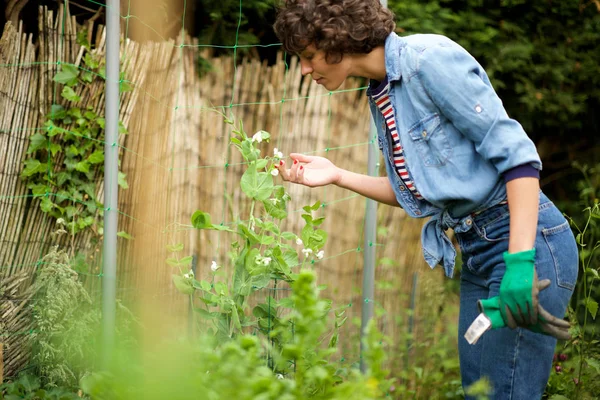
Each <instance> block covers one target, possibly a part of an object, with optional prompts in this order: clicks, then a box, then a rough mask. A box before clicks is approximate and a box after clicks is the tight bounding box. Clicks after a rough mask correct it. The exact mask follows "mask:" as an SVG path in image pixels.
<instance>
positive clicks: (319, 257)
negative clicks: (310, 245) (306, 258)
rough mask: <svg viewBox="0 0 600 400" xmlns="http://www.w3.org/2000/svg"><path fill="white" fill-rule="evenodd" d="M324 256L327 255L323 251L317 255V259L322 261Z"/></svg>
mask: <svg viewBox="0 0 600 400" xmlns="http://www.w3.org/2000/svg"><path fill="white" fill-rule="evenodd" d="M324 255H325V252H324V251H323V250H321V251H319V252H318V253H317V258H318V259H319V260H322V259H323V256H324Z"/></svg>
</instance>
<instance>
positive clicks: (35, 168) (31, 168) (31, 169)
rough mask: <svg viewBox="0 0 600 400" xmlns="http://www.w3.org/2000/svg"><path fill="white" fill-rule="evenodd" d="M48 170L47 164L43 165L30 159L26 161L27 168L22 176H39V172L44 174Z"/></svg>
mask: <svg viewBox="0 0 600 400" xmlns="http://www.w3.org/2000/svg"><path fill="white" fill-rule="evenodd" d="M46 169H47V166H46V164H42V163H41V162H40V161H39V160H36V159H34V158H30V159H28V160H26V161H25V168H24V169H23V171H22V172H21V176H22V177H24V178H27V177H30V176H32V175H35V174H37V173H38V172H44V171H46Z"/></svg>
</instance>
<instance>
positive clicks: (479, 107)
mask: <svg viewBox="0 0 600 400" xmlns="http://www.w3.org/2000/svg"><path fill="white" fill-rule="evenodd" d="M475 111H477V113H480V112H481V106H479V105H478V106H476V107H475Z"/></svg>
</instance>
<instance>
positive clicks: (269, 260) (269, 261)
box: [262, 257, 271, 267]
mask: <svg viewBox="0 0 600 400" xmlns="http://www.w3.org/2000/svg"><path fill="white" fill-rule="evenodd" d="M269 264H271V257H265V258H263V259H262V265H264V266H265V267H266V266H268V265H269Z"/></svg>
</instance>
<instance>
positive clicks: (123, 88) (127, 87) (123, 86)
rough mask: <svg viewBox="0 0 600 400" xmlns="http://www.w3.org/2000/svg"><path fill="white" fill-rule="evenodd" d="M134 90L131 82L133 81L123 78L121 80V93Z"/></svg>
mask: <svg viewBox="0 0 600 400" xmlns="http://www.w3.org/2000/svg"><path fill="white" fill-rule="evenodd" d="M132 90H133V85H132V84H131V82H129V81H127V80H121V81H120V82H119V92H120V93H126V92H131V91H132Z"/></svg>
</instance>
